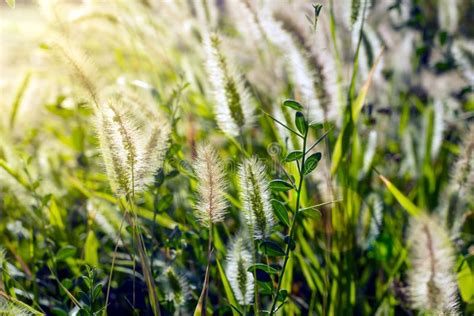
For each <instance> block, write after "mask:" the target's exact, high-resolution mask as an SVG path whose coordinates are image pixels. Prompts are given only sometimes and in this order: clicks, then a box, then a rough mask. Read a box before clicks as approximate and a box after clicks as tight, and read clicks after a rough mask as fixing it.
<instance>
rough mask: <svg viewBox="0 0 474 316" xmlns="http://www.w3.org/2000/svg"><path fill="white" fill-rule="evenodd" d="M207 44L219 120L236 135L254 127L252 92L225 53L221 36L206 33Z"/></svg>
mask: <svg viewBox="0 0 474 316" xmlns="http://www.w3.org/2000/svg"><path fill="white" fill-rule="evenodd" d="M204 46H205V50H206V67H207V73H208V76H209V81H210V83H211V86H212V90H213V91H212V92H213V95H214V112H215V115H216V120H217V124H218V125H219V128H220V129H221V130H222V131H223V132H224V133H226V134H228V135H230V136H237V135H239V133H240V131H244V130H246V129H248V128H249V127H251V126H252V124H253V121H254V119H255V118H254V112H255V109H254V106H253V104H252V102H251V100H250V95H249V92H248V91H247V89H246V88H245V87H244V85H243V82H242V80H241V78H240V76H239V75H237V74H236V71H235V70H234V69H233V68H232V67H231V66H230V64H229V62H228V60H227V57H226V56H225V55H224V54H223V53H222V51H221V39H220V38H219V36H218V35H217V34H215V33H213V34H206V37H205V39H204Z"/></svg>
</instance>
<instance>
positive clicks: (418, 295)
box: [408, 215, 458, 314]
mask: <svg viewBox="0 0 474 316" xmlns="http://www.w3.org/2000/svg"><path fill="white" fill-rule="evenodd" d="M408 240H409V243H410V244H411V247H412V249H411V253H410V260H411V264H412V268H411V270H410V271H409V275H408V283H409V288H408V292H409V295H410V300H411V303H412V306H413V308H415V309H418V310H420V311H424V312H429V313H434V314H446V313H449V314H451V313H453V314H456V312H457V307H458V302H457V286H456V278H455V274H454V254H453V249H452V246H451V244H450V240H449V238H448V234H447V232H446V231H445V230H444V228H443V227H441V226H440V225H439V224H438V222H437V221H436V220H435V219H434V218H431V217H428V216H427V215H422V216H420V217H419V218H414V219H413V220H412V223H411V226H410V231H409V239H408Z"/></svg>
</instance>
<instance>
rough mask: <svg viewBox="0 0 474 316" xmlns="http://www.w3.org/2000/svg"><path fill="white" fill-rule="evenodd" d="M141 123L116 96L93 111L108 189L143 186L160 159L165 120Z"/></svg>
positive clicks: (120, 192) (165, 137)
mask: <svg viewBox="0 0 474 316" xmlns="http://www.w3.org/2000/svg"><path fill="white" fill-rule="evenodd" d="M139 123H140V124H139ZM141 123H143V122H141V121H140V120H139V119H137V117H136V116H135V115H134V114H133V111H131V108H130V107H129V105H128V106H126V105H125V104H123V103H121V102H119V101H117V100H109V102H108V103H105V104H102V105H101V107H100V109H99V110H98V113H97V115H96V125H97V133H98V137H99V143H100V147H101V152H102V157H103V159H104V163H105V168H106V171H107V175H108V177H109V181H110V184H111V187H112V190H113V191H114V192H115V193H116V194H118V195H127V194H130V193H134V192H139V191H141V190H143V189H144V188H145V186H146V185H148V184H149V183H151V182H152V181H153V175H154V174H155V172H156V171H157V170H158V169H159V168H160V167H161V165H162V163H163V159H164V155H165V151H166V148H167V145H168V137H169V133H170V127H169V124H168V123H167V122H166V121H163V122H147V123H148V124H146V125H142V124H141ZM158 124H160V125H158Z"/></svg>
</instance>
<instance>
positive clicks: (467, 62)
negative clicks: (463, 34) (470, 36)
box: [451, 40, 474, 85]
mask: <svg viewBox="0 0 474 316" xmlns="http://www.w3.org/2000/svg"><path fill="white" fill-rule="evenodd" d="M451 52H452V54H453V58H454V61H455V62H456V65H457V66H458V67H459V68H460V70H461V72H462V74H463V76H464V77H465V78H466V80H467V81H468V82H469V84H471V85H474V63H473V60H474V41H469V40H455V41H454V42H453V45H452V47H451Z"/></svg>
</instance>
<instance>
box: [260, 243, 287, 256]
mask: <svg viewBox="0 0 474 316" xmlns="http://www.w3.org/2000/svg"><path fill="white" fill-rule="evenodd" d="M260 251H261V252H262V253H263V254H265V255H267V256H269V257H282V256H284V255H285V251H284V250H283V248H281V247H280V245H278V244H277V243H276V242H273V241H270V240H265V241H264V242H262V243H261V244H260Z"/></svg>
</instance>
